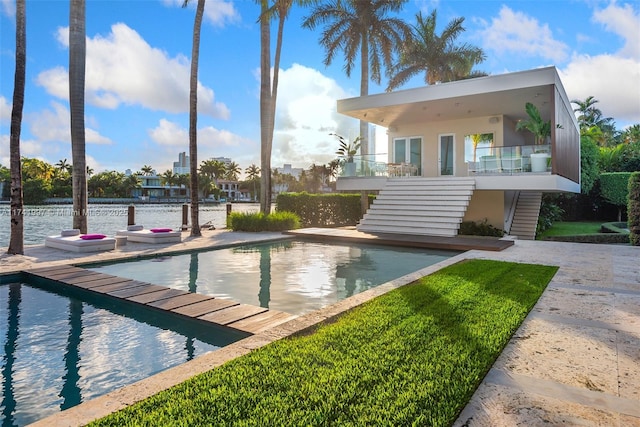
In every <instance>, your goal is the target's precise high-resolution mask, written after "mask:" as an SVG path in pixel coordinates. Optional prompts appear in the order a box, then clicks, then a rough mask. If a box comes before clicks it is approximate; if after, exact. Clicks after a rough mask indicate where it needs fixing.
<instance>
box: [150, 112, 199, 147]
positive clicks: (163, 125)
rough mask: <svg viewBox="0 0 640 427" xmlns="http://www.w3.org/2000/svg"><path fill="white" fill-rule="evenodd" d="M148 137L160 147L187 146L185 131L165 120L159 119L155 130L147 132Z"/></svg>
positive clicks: (187, 136) (187, 135)
mask: <svg viewBox="0 0 640 427" xmlns="http://www.w3.org/2000/svg"><path fill="white" fill-rule="evenodd" d="M149 136H150V137H151V139H152V140H153V141H155V142H156V143H158V144H160V145H178V146H180V145H182V146H184V145H187V146H188V145H189V133H188V132H187V130H186V129H184V128H182V127H180V125H178V124H177V123H174V122H170V121H169V120H166V119H161V120H160V123H159V125H158V126H157V127H156V128H154V129H151V130H149Z"/></svg>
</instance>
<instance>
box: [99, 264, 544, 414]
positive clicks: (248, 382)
mask: <svg viewBox="0 0 640 427" xmlns="http://www.w3.org/2000/svg"><path fill="white" fill-rule="evenodd" d="M556 270H557V268H556V267H547V266H541V265H528V264H515V263H507V262H499V261H487V260H470V261H465V262H461V263H458V264H455V265H453V266H450V267H447V268H444V269H442V270H440V271H438V272H436V273H434V274H432V275H429V276H426V277H424V278H422V279H420V280H418V281H417V282H415V283H413V284H410V285H407V286H404V287H402V288H399V289H396V290H394V291H392V292H389V293H387V294H385V295H383V296H380V297H378V298H375V299H374V300H371V301H369V302H368V303H365V304H363V305H362V306H359V307H358V308H356V309H354V310H352V311H351V312H349V313H346V314H345V315H343V316H341V317H340V318H339V319H338V320H337V321H335V322H333V323H330V324H326V325H322V326H319V327H318V328H317V329H316V330H315V331H314V333H310V334H308V335H305V336H298V337H292V338H287V339H283V340H280V341H277V342H274V343H272V344H270V345H267V346H265V347H263V348H261V349H258V350H256V351H254V352H252V353H250V354H248V355H246V356H243V357H240V358H238V359H235V360H232V361H230V362H228V363H226V364H225V365H223V366H221V367H219V368H217V369H214V370H212V371H209V372H207V373H204V374H201V375H199V376H196V377H194V378H192V379H190V380H188V381H186V382H184V383H182V384H180V385H178V386H176V387H173V388H171V389H169V390H167V391H164V392H161V393H159V394H157V395H155V396H152V397H151V398H149V399H146V400H144V401H142V402H140V403H139V404H136V405H133V406H131V407H129V408H126V409H124V410H122V411H120V412H117V413H115V414H112V415H110V416H108V417H106V418H104V419H102V420H98V421H96V422H95V423H93V424H92V425H94V426H138V425H153V426H160V425H161V426H169V425H175V426H196V425H198V426H199V425H242V426H282V425H291V426H293V425H295V426H318V425H340V426H342V425H376V426H378V425H394V426H396V425H411V424H414V425H433V426H448V425H451V423H452V422H453V421H454V420H455V419H456V417H457V415H458V413H459V412H460V411H461V410H462V408H463V407H464V406H465V404H466V403H467V402H468V400H469V399H470V397H471V395H472V394H473V392H474V390H475V389H476V388H477V386H478V385H479V383H480V382H481V380H482V378H483V377H484V375H485V374H486V373H487V371H488V370H489V368H490V367H491V365H492V364H493V362H494V361H495V359H496V357H497V356H498V355H499V354H500V352H501V350H502V349H503V348H504V346H505V345H506V343H507V342H508V340H509V338H510V337H511V336H512V334H513V333H514V332H515V330H516V329H517V327H518V326H519V325H520V323H521V322H522V321H523V319H524V318H525V316H526V315H527V313H528V312H529V311H530V310H531V308H532V307H533V305H534V304H535V302H536V301H537V300H538V298H539V297H540V295H541V294H542V291H543V290H544V288H545V287H546V285H547V284H548V282H549V281H550V280H551V278H552V277H553V275H554V274H555V272H556Z"/></svg>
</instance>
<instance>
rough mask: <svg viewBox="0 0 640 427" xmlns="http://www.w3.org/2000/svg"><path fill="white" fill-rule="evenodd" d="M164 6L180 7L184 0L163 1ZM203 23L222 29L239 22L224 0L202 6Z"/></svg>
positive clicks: (193, 4) (228, 3)
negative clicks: (227, 24) (226, 25)
mask: <svg viewBox="0 0 640 427" xmlns="http://www.w3.org/2000/svg"><path fill="white" fill-rule="evenodd" d="M163 3H164V4H165V5H166V6H172V7H182V5H183V4H184V0H163ZM196 3H197V1H192V2H190V4H189V7H191V8H192V9H195V7H196ZM204 18H205V22H209V23H210V24H211V25H213V26H214V27H224V25H225V24H226V23H235V22H238V21H239V20H240V14H239V13H238V11H237V10H236V8H235V7H234V5H233V3H232V2H226V1H224V0H208V1H207V2H206V3H205V4H204Z"/></svg>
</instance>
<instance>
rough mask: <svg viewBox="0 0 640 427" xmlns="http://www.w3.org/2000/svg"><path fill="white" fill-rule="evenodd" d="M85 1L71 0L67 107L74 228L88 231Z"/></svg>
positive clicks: (83, 231)
mask: <svg viewBox="0 0 640 427" xmlns="http://www.w3.org/2000/svg"><path fill="white" fill-rule="evenodd" d="M85 9H86V7H85V0H71V8H70V13H69V110H70V112H71V157H72V159H71V160H72V163H73V166H74V168H73V172H72V186H73V228H78V229H80V232H81V233H86V232H87V204H88V195H87V169H86V165H87V160H86V156H85V130H84V79H85V77H84V75H85V62H86V54H87V45H86V43H87V41H86V36H85V33H86V31H85Z"/></svg>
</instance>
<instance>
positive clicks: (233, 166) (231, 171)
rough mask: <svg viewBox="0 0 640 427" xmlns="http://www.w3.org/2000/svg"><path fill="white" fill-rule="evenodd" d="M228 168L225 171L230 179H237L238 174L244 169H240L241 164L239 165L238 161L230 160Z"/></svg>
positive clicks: (226, 176)
mask: <svg viewBox="0 0 640 427" xmlns="http://www.w3.org/2000/svg"><path fill="white" fill-rule="evenodd" d="M226 169H227V170H226V171H225V178H226V179H228V180H229V181H237V180H238V175H240V172H242V169H240V165H238V164H237V163H236V162H230V163H229V164H227V168H226Z"/></svg>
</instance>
